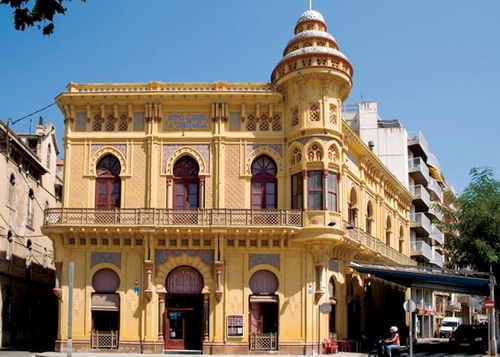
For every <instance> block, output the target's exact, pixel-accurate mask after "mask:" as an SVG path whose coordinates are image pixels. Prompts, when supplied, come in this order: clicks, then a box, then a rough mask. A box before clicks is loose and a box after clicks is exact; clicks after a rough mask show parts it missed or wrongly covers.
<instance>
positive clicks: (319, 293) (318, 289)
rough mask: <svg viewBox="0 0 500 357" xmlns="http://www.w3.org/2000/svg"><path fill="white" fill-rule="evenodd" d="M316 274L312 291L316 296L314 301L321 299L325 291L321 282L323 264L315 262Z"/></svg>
mask: <svg viewBox="0 0 500 357" xmlns="http://www.w3.org/2000/svg"><path fill="white" fill-rule="evenodd" d="M316 276H317V278H316V279H317V283H316V292H315V293H314V296H315V297H316V302H318V301H319V299H321V297H322V296H323V295H324V294H325V291H324V290H323V284H322V277H323V265H321V264H317V265H316Z"/></svg>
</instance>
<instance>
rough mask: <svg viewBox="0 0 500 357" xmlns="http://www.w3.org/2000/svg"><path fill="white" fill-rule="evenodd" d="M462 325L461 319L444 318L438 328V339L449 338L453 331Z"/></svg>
mask: <svg viewBox="0 0 500 357" xmlns="http://www.w3.org/2000/svg"><path fill="white" fill-rule="evenodd" d="M461 324H462V318H461V317H445V318H443V321H442V322H441V326H440V327H439V337H446V338H448V337H450V335H451V334H452V332H453V331H455V330H456V328H457V327H458V326H460V325H461Z"/></svg>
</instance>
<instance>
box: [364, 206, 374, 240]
mask: <svg viewBox="0 0 500 357" xmlns="http://www.w3.org/2000/svg"><path fill="white" fill-rule="evenodd" d="M372 222H373V208H372V203H371V201H369V202H368V204H367V205H366V222H365V225H366V227H365V231H366V233H368V234H372Z"/></svg>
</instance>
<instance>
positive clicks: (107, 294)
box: [91, 268, 120, 349]
mask: <svg viewBox="0 0 500 357" xmlns="http://www.w3.org/2000/svg"><path fill="white" fill-rule="evenodd" d="M92 287H93V288H94V293H93V294H92V297H91V311H92V340H91V345H92V348H96V349H103V348H105V349H117V348H118V331H119V330H120V296H119V295H118V294H117V293H116V291H117V290H118V288H119V287H120V278H119V277H118V274H116V273H115V272H114V271H113V270H111V269H108V268H105V269H101V270H99V271H97V272H96V273H95V274H94V276H93V277H92Z"/></svg>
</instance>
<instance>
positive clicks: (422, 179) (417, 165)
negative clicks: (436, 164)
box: [408, 157, 430, 186]
mask: <svg viewBox="0 0 500 357" xmlns="http://www.w3.org/2000/svg"><path fill="white" fill-rule="evenodd" d="M408 173H409V174H410V175H411V176H412V177H413V179H414V180H415V183H417V184H421V185H424V186H427V183H428V182H429V178H430V176H429V168H428V167H427V165H426V163H425V161H424V160H423V159H422V158H421V157H416V158H413V159H409V160H408Z"/></svg>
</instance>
